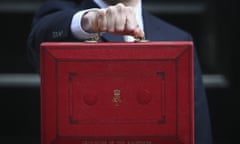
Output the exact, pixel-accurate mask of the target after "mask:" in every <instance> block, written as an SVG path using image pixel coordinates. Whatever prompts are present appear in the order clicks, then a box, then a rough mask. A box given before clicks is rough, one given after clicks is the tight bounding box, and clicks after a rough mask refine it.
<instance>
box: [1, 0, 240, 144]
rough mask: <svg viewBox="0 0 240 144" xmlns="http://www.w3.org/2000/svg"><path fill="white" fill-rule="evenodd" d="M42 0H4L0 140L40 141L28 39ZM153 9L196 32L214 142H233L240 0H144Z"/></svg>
mask: <svg viewBox="0 0 240 144" xmlns="http://www.w3.org/2000/svg"><path fill="white" fill-rule="evenodd" d="M42 2H43V0H0V18H1V22H0V30H1V31H0V32H1V33H0V42H1V45H0V99H1V101H0V116H1V120H0V133H1V134H0V140H1V141H5V142H4V144H12V143H16V142H18V143H24V144H40V103H39V99H40V89H39V86H40V83H39V76H38V75H36V74H35V73H34V70H33V68H32V66H31V64H30V62H29V60H28V58H27V52H26V40H27V36H28V34H29V32H30V27H31V22H32V18H33V15H34V12H35V11H36V10H37V9H38V8H39V6H40V5H41V3H42ZM143 6H144V7H145V9H147V10H149V11H150V12H151V13H153V14H154V15H156V16H158V17H161V18H162V19H165V20H167V21H168V22H170V23H172V24H174V25H177V26H178V27H180V28H182V29H184V30H186V31H188V32H190V33H191V34H192V36H193V38H194V42H195V46H196V48H197V51H198V54H199V59H200V65H201V68H202V71H203V80H204V85H205V87H206V90H207V99H208V104H209V108H210V115H211V122H212V130H213V140H214V144H232V143H233V126H234V125H235V123H234V121H233V120H234V119H235V118H234V117H235V115H236V114H235V113H233V111H234V109H233V106H234V103H235V101H236V97H237V96H239V91H238V89H239V88H240V87H239V84H238V80H239V76H238V72H239V70H238V69H237V68H238V66H239V64H238V62H237V57H239V54H238V53H237V52H235V51H236V50H237V49H238V48H239V44H238V40H237V35H236V31H237V26H239V23H238V22H237V19H239V15H238V14H239V10H238V9H237V6H239V5H238V1H237V0H225V1H224V0H143ZM1 143H2V142H1Z"/></svg>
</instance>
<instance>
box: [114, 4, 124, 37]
mask: <svg viewBox="0 0 240 144" xmlns="http://www.w3.org/2000/svg"><path fill="white" fill-rule="evenodd" d="M116 11H117V15H116V18H115V31H116V32H117V33H121V32H122V31H123V30H124V27H125V22H126V12H125V6H124V5H123V4H121V3H120V4H117V5H116Z"/></svg>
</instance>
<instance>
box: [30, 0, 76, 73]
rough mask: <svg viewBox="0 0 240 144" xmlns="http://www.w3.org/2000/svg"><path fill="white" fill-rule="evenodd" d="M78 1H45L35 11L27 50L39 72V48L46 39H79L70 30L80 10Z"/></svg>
mask: <svg viewBox="0 0 240 144" xmlns="http://www.w3.org/2000/svg"><path fill="white" fill-rule="evenodd" d="M77 6H78V3H77V2H76V1H67V0H66V1H60V0H52V1H47V2H45V3H44V4H43V5H42V6H41V7H40V8H39V10H38V11H37V12H36V13H35V15H34V18H33V23H32V29H31V31H30V34H29V37H28V40H27V51H28V54H29V57H30V59H31V61H32V64H33V66H34V69H35V70H36V71H37V72H38V73H39V66H40V64H39V52H40V50H39V48H40V44H41V42H44V41H45V42H46V41H77V39H75V38H74V36H73V35H72V33H71V31H70V24H71V20H72V16H73V15H74V14H75V13H76V12H77V11H79V8H78V7H77Z"/></svg>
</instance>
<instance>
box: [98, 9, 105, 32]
mask: <svg viewBox="0 0 240 144" xmlns="http://www.w3.org/2000/svg"><path fill="white" fill-rule="evenodd" d="M97 21H98V31H99V32H106V31H107V18H106V10H105V9H102V10H100V11H99V12H98V14H97Z"/></svg>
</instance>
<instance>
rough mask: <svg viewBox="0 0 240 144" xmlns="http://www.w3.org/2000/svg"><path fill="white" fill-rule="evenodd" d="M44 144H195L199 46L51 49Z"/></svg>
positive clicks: (45, 62) (53, 45)
mask: <svg viewBox="0 0 240 144" xmlns="http://www.w3.org/2000/svg"><path fill="white" fill-rule="evenodd" d="M40 68H41V71H40V78H41V144H194V86H193V83H194V82H193V44H192V42H180V41H179V42H142V43H141V42H140V43H84V42H78V43H70V42H45V43H42V44H41V49H40Z"/></svg>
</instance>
